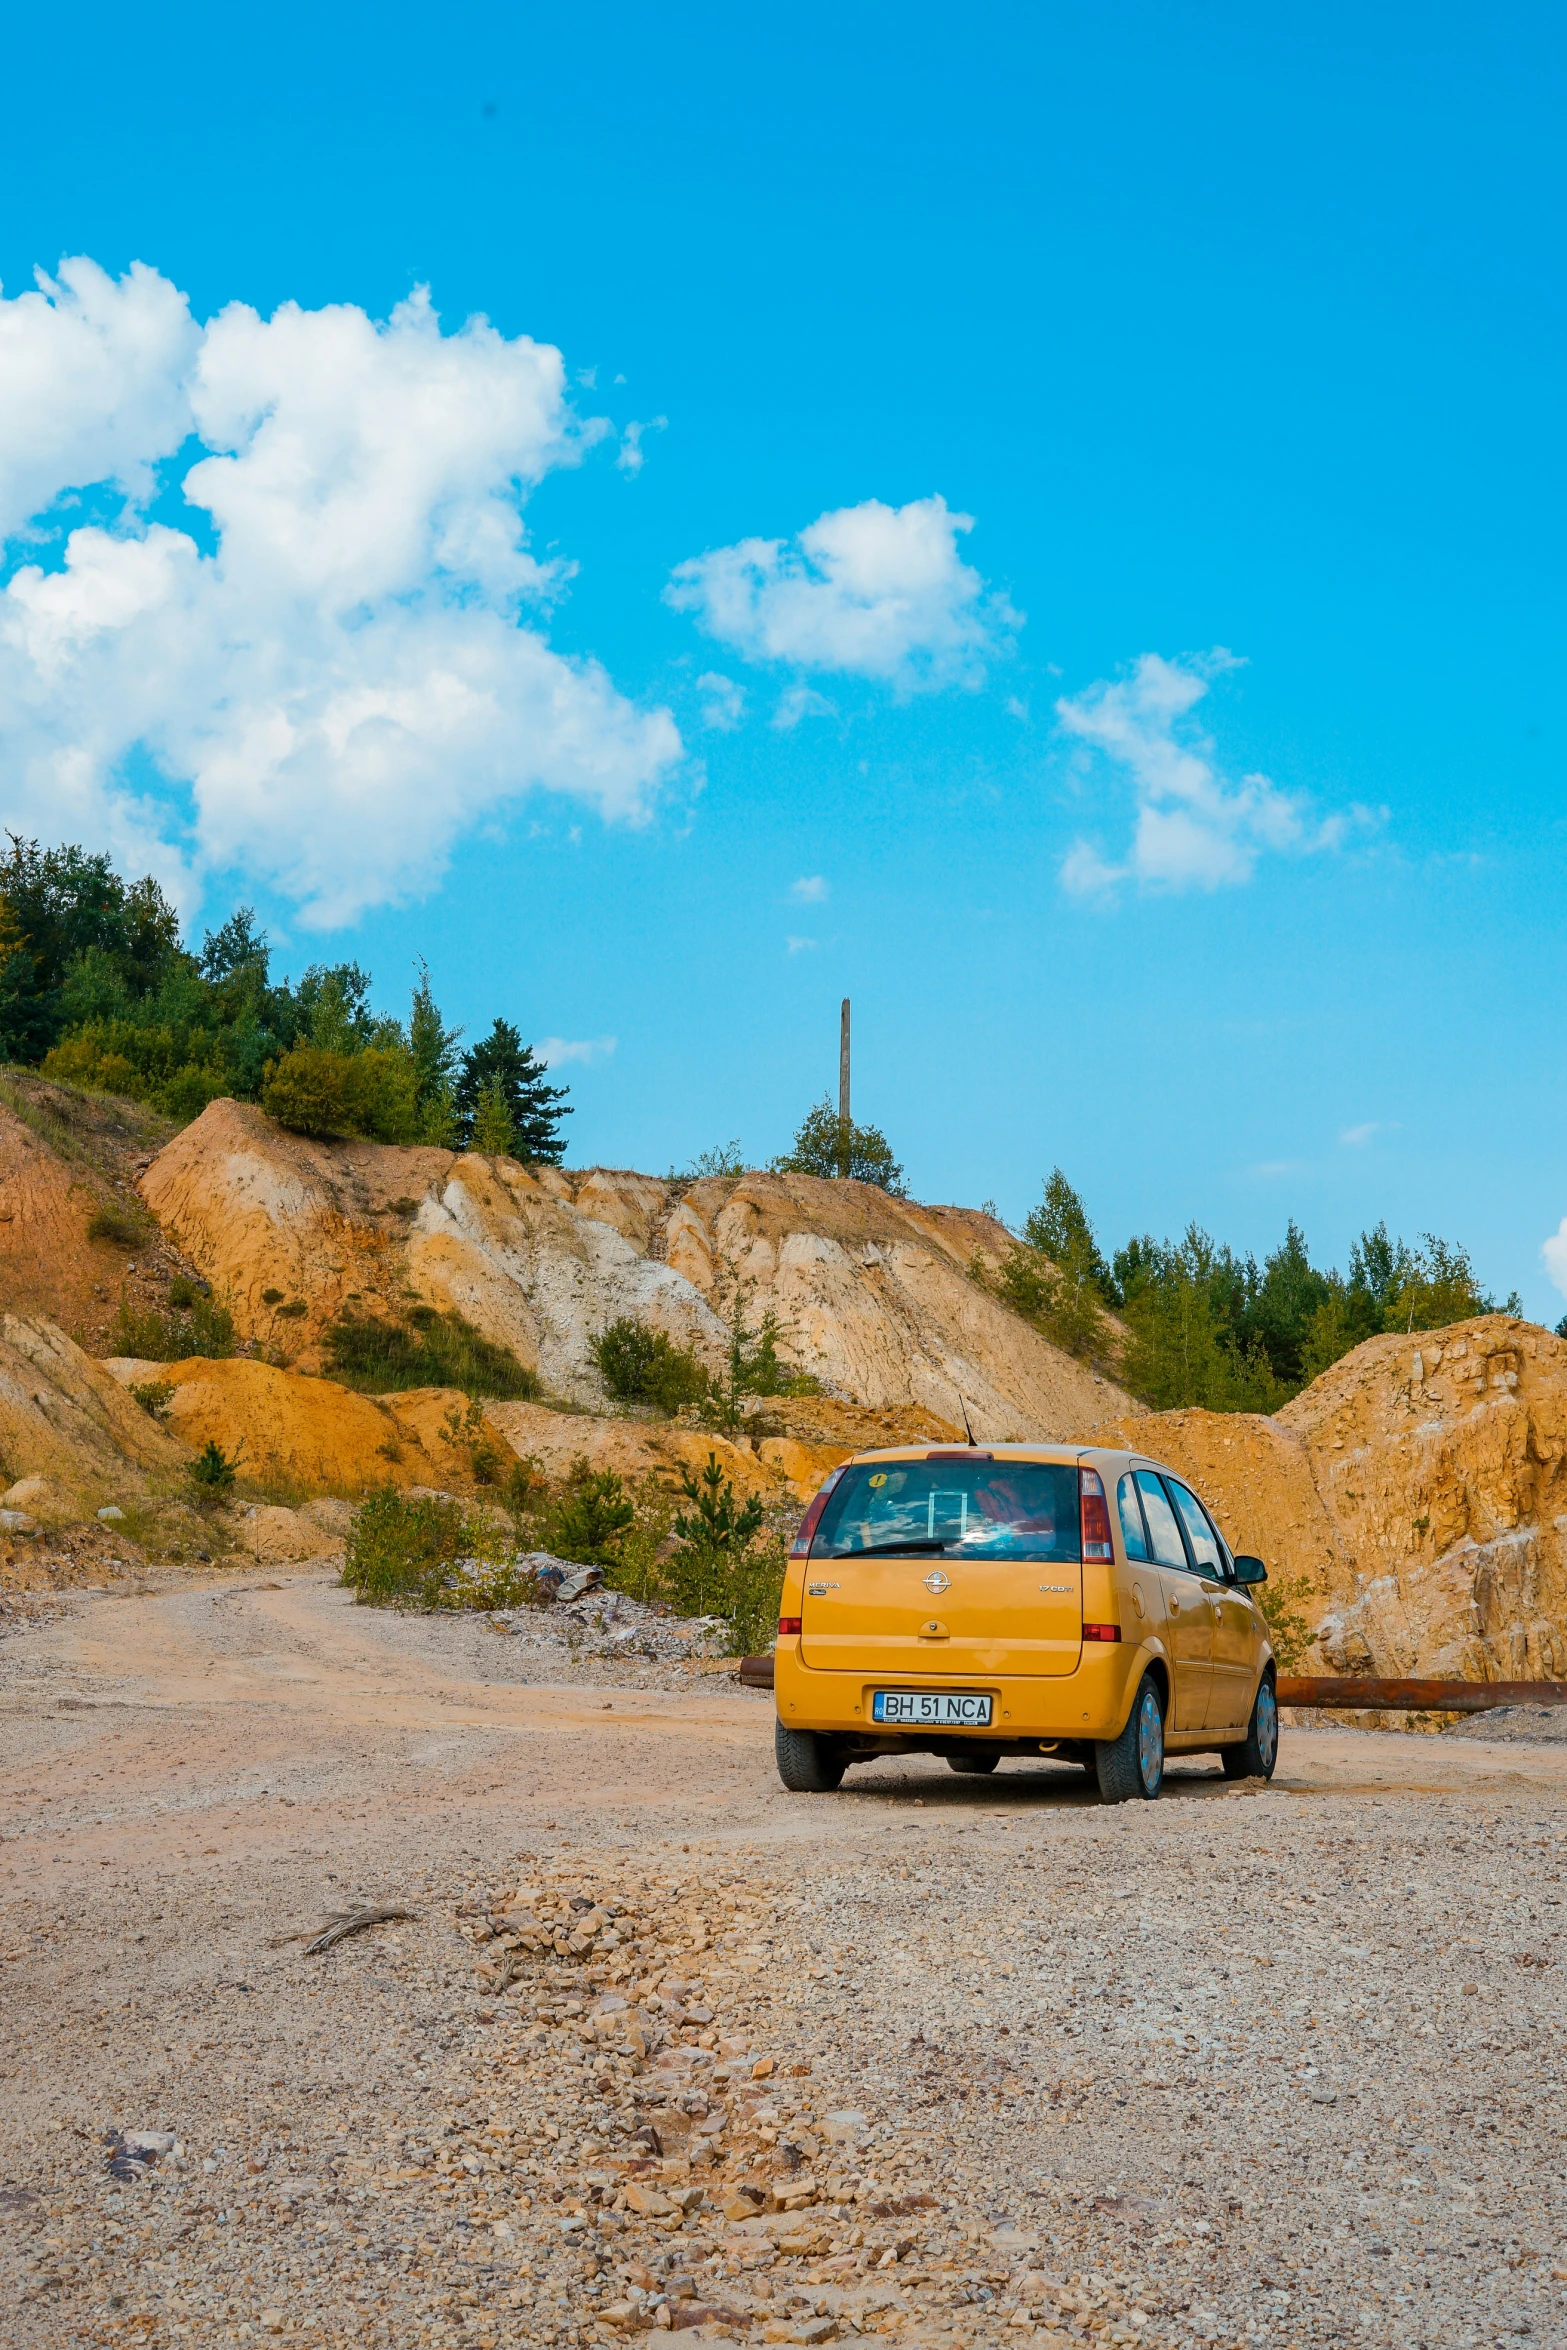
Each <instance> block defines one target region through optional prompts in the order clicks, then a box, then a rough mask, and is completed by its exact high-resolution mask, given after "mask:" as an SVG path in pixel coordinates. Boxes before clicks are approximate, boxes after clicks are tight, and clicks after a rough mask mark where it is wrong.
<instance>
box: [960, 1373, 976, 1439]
mask: <svg viewBox="0 0 1567 2350" xmlns="http://www.w3.org/2000/svg"><path fill="white" fill-rule="evenodd" d="M958 1403H959V1406H960V1408H961V1410H962V1413H963V1433H964V1435H965V1436H966V1437H967V1438H968V1442H969V1450H970V1452H978V1450H979V1446H978V1444H977V1443H976V1441H975V1438H974V1430H973V1427H972V1425H971V1423H970V1421H969V1416H968V1405H967V1404H966V1403H964V1401H963V1390H962V1388H961V1387H960V1388H959V1389H958Z"/></svg>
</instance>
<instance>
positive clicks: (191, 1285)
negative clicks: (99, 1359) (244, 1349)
mask: <svg viewBox="0 0 1567 2350" xmlns="http://www.w3.org/2000/svg"><path fill="white" fill-rule="evenodd" d="M187 1302H188V1308H189V1310H188V1311H181V1308H182V1307H183V1306H185V1305H186V1304H187ZM169 1303H170V1311H169V1312H168V1313H166V1314H164V1313H160V1312H159V1311H158V1309H157V1307H156V1306H134V1305H132V1304H131V1303H130V1301H129V1299H128V1298H124V1297H122V1298H121V1300H120V1310H119V1312H118V1314H117V1315H116V1316H115V1321H114V1331H113V1334H112V1336H111V1338H110V1342H109V1351H110V1352H111V1354H117V1355H135V1356H137V1357H138V1358H139V1359H140V1360H141V1361H143V1362H148V1363H182V1362H184V1361H185V1360H186V1359H187V1357H189V1356H191V1355H205V1356H207V1357H208V1358H209V1359H210V1360H212V1361H214V1362H225V1361H226V1360H227V1359H228V1357H229V1356H230V1355H232V1354H233V1353H234V1351H235V1346H236V1343H237V1342H236V1340H235V1336H234V1317H233V1315H232V1314H231V1313H230V1312H229V1310H228V1308H227V1306H224V1305H220V1304H219V1303H218V1301H217V1300H216V1299H215V1298H211V1297H205V1296H203V1294H202V1292H201V1290H200V1289H199V1288H198V1287H197V1286H196V1284H195V1282H193V1281H187V1280H185V1279H183V1278H181V1277H176V1279H175V1280H173V1281H171V1282H170V1284H169Z"/></svg>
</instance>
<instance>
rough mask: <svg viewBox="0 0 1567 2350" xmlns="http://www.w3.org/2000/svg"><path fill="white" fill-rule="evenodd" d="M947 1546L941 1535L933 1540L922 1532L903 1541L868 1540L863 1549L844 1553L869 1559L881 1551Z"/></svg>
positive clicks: (934, 1548) (847, 1556)
mask: <svg viewBox="0 0 1567 2350" xmlns="http://www.w3.org/2000/svg"><path fill="white" fill-rule="evenodd" d="M946 1547H947V1545H946V1542H945V1540H944V1539H942V1538H941V1537H940V1536H938V1537H936V1538H935V1539H934V1540H933V1539H932V1538H931V1536H930V1535H928V1534H921V1535H918V1536H916V1535H910V1536H908V1537H907V1538H906V1539H905V1540H904V1541H902V1542H867V1544H866V1545H865V1548H864V1549H863V1550H850V1551H845V1552H844V1554H843V1555H844V1556H845V1558H853V1559H868V1558H874V1557H875V1556H876V1555H877V1553H878V1552H880V1551H888V1550H900V1551H904V1552H908V1551H911V1550H945V1549H946Z"/></svg>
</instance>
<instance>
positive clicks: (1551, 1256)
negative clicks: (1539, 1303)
mask: <svg viewBox="0 0 1567 2350" xmlns="http://www.w3.org/2000/svg"><path fill="white" fill-rule="evenodd" d="M1540 1254H1541V1256H1542V1257H1543V1258H1544V1259H1545V1270H1546V1272H1547V1273H1548V1274H1549V1275H1550V1277H1551V1285H1552V1287H1553V1288H1555V1289H1559V1290H1560V1291H1561V1293H1562V1295H1563V1297H1567V1216H1563V1218H1562V1220H1561V1222H1560V1223H1559V1224H1558V1225H1557V1227H1556V1230H1555V1231H1554V1232H1553V1233H1552V1234H1551V1237H1550V1239H1549V1240H1548V1241H1546V1243H1545V1245H1544V1247H1543V1248H1542V1249H1541V1251H1540Z"/></svg>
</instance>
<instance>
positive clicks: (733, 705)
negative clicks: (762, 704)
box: [696, 669, 745, 734]
mask: <svg viewBox="0 0 1567 2350" xmlns="http://www.w3.org/2000/svg"><path fill="white" fill-rule="evenodd" d="M696 690H697V692H698V693H699V694H701V695H703V696H704V697H705V698H704V700H703V703H702V724H703V725H704V726H711V727H713V728H714V729H715V730H716V731H717V732H718V733H719V734H733V732H734V730H735V728H736V727H737V726H738V725H739V724H740V722H741V720H742V719H743V718H744V716H745V688H744V686H743V685H736V683H735V681H734V679H733V678H732V677H723V676H721V675H720V674H719V672H718V671H717V670H716V669H707V670H704V671H703V673H702V675H701V676H700V677H699V678H698V679H697V681H696Z"/></svg>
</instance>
